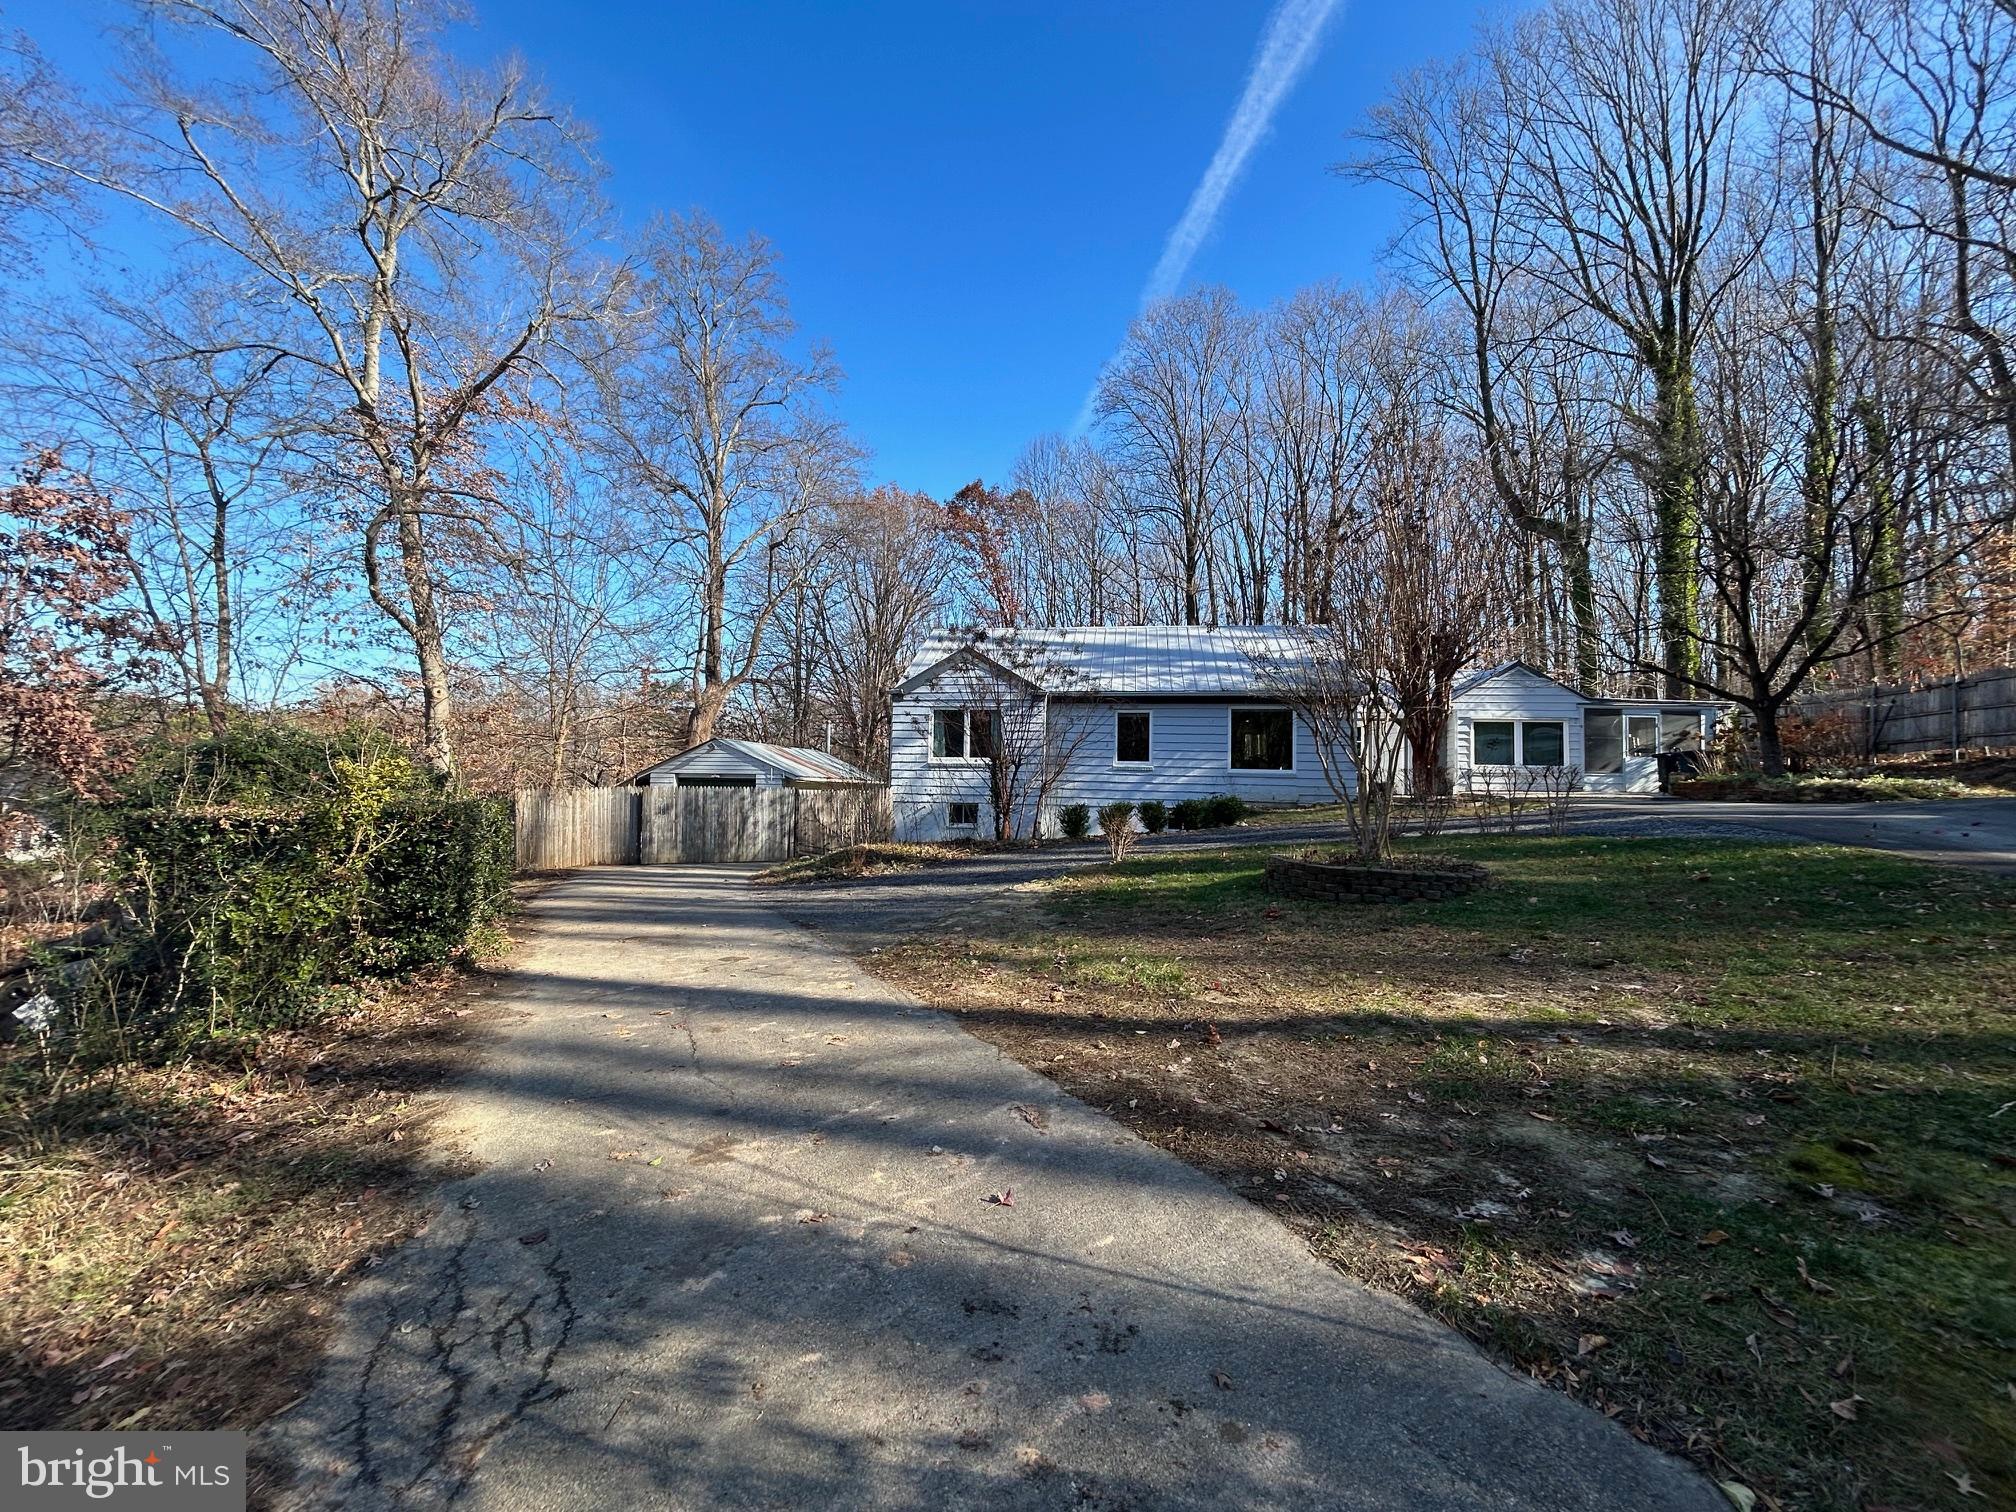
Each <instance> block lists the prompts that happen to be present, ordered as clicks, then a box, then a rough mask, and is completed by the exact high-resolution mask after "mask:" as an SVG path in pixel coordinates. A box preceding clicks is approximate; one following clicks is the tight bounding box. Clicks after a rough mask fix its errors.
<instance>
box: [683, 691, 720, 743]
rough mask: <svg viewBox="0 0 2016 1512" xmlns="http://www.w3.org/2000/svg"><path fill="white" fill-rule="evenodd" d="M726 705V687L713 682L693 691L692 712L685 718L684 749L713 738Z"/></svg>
mask: <svg viewBox="0 0 2016 1512" xmlns="http://www.w3.org/2000/svg"><path fill="white" fill-rule="evenodd" d="M727 705H728V685H727V684H726V683H725V682H720V681H715V682H710V683H702V684H701V685H700V687H699V688H698V689H697V690H696V691H695V693H694V697H693V709H692V712H691V713H689V714H688V715H687V716H686V749H687V750H689V751H690V750H692V749H693V747H695V746H697V745H705V744H706V743H707V742H708V741H710V740H712V739H713V738H714V728H715V726H716V725H718V724H720V722H721V712H722V710H723V709H725V708H726V707H727Z"/></svg>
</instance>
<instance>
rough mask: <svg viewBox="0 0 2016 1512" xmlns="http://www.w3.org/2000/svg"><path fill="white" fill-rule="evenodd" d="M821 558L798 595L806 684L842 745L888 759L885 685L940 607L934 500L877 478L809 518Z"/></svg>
mask: <svg viewBox="0 0 2016 1512" xmlns="http://www.w3.org/2000/svg"><path fill="white" fill-rule="evenodd" d="M807 530H808V535H809V537H810V542H811V555H812V556H813V558H814V559H815V560H816V561H817V562H818V563H819V564H820V569H821V571H820V575H819V579H818V582H817V590H816V591H815V592H813V593H812V594H811V595H810V596H809V597H808V599H807V604H808V610H807V618H808V621H809V627H810V630H811V634H812V641H813V645H814V647H815V657H814V671H813V683H814V686H815V687H816V689H817V691H818V694H819V699H820V702H821V704H822V705H823V706H824V708H825V709H826V711H827V713H828V715H829V717H831V718H832V720H833V721H834V724H835V726H836V733H837V735H838V739H839V744H840V747H841V749H842V750H843V751H844V752H845V753H846V754H847V755H848V756H850V757H851V758H852V759H853V760H854V761H855V763H856V764H858V765H860V766H861V767H863V768H865V769H866V770H868V771H871V772H881V771H886V770H887V768H888V764H889V736H890V729H889V720H890V701H889V700H890V693H891V691H892V690H893V689H894V688H895V686H896V684H897V683H898V682H899V681H901V680H902V676H903V669H904V667H905V666H907V665H908V664H909V661H910V658H911V656H912V654H913V653H914V652H915V651H916V649H917V647H918V645H919V643H920V642H921V641H922V640H923V638H924V634H925V632H926V631H927V630H929V629H930V628H931V626H932V625H933V624H935V623H938V622H939V621H941V620H942V619H943V618H944V617H945V616H946V613H947V611H948V609H949V607H950V606H949V602H948V595H947V593H946V590H945V578H946V571H947V567H948V565H949V564H948V556H949V552H948V548H947V543H946V540H945V536H944V532H943V531H942V530H941V529H940V528H939V519H938V510H937V507H936V506H935V505H934V504H933V503H932V502H931V500H929V499H928V498H926V497H924V496H923V495H922V494H913V493H906V492H905V491H904V490H902V489H900V488H895V487H890V486H885V487H882V488H878V489H876V490H874V491H873V492H871V493H867V494H864V495H861V496H860V497H858V498H849V499H841V500H837V501H835V502H834V503H832V504H830V505H828V506H826V507H825V508H823V509H821V510H820V511H819V512H818V513H817V514H816V515H815V516H814V517H813V518H812V519H811V520H810V521H809V522H808V527H807Z"/></svg>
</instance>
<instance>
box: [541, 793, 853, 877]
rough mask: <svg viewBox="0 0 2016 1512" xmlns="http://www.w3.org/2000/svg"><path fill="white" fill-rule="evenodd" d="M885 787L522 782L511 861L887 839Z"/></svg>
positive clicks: (697, 856)
mask: <svg viewBox="0 0 2016 1512" xmlns="http://www.w3.org/2000/svg"><path fill="white" fill-rule="evenodd" d="M892 823H893V821H892V811H891V809H890V804H889V790H888V789H887V788H880V787H876V788H729V787H685V786H680V787H657V786H653V787H644V788H630V787H624V788H576V789H572V790H569V791H557V792H543V791H528V792H521V793H519V794H518V798H517V828H518V867H519V869H520V870H521V871H538V870H544V869H548V868H557V867H567V866H621V865H626V864H627V865H636V864H637V863H638V862H642V863H643V864H644V865H646V866H670V865H675V864H678V863H682V862H686V863H691V862H720V861H788V860H790V859H791V857H793V856H810V855H816V854H818V853H819V852H820V851H828V850H834V849H837V848H838V847H840V846H843V845H858V844H860V843H861V842H863V841H867V840H886V839H888V838H889V834H890V831H891V828H892Z"/></svg>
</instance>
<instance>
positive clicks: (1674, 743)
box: [1659, 709, 1701, 751]
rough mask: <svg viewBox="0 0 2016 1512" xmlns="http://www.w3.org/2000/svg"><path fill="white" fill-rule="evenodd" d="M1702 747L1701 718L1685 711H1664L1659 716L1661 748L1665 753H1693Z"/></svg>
mask: <svg viewBox="0 0 2016 1512" xmlns="http://www.w3.org/2000/svg"><path fill="white" fill-rule="evenodd" d="M1700 745H1701V716H1700V715H1699V714H1696V713H1693V712H1692V711H1690V710H1685V709H1663V710H1661V711H1660V714H1659V748H1660V749H1661V750H1664V751H1692V750H1696V749H1698V748H1699V747H1700Z"/></svg>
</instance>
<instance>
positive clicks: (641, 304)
mask: <svg viewBox="0 0 2016 1512" xmlns="http://www.w3.org/2000/svg"><path fill="white" fill-rule="evenodd" d="M639 261H640V264H641V268H642V273H643V276H642V278H641V279H640V281H639V283H638V285H637V288H636V290H635V303H634V306H633V308H632V311H631V326H630V329H629V330H628V332H627V333H626V335H625V337H624V340H623V342H622V344H621V345H620V346H618V347H617V348H615V349H612V350H610V351H608V352H606V353H604V354H603V356H602V357H601V358H600V359H599V361H598V392H599V395H600V399H601V424H602V427H603V430H604V433H605V436H606V438H607V445H608V449H609V451H610V454H611V456H612V458H613V460H614V462H615V464H616V467H617V469H618V472H619V475H620V476H622V477H623V478H625V479H627V480H628V481H630V482H632V483H634V484H635V485H636V486H637V487H639V488H640V489H642V490H644V491H645V492H646V494H647V495H648V497H649V498H650V500H651V502H652V504H653V506H654V508H655V510H656V512H657V513H656V517H657V523H658V525H659V527H660V531H661V535H662V538H663V540H664V541H665V543H666V559H667V561H668V563H669V564H670V565H671V566H672V567H673V568H674V569H675V570H676V572H677V574H678V577H679V581H680V583H681V584H682V586H683V587H684V588H685V589H686V591H687V592H688V593H689V594H690V595H691V599H692V613H693V618H694V621H695V628H696V634H695V641H696V644H695V645H694V647H693V661H692V673H691V683H692V699H691V708H692V717H691V719H690V721H689V726H688V729H687V741H688V743H689V744H691V745H698V744H699V743H700V742H702V741H704V740H707V739H709V738H710V737H711V736H712V735H713V733H714V730H715V726H716V725H717V724H718V723H719V722H720V720H721V716H722V712H723V710H724V709H725V708H726V707H727V705H728V702H729V700H730V699H731V698H732V697H733V696H734V695H735V693H736V691H737V690H738V689H740V688H742V687H743V686H744V685H746V684H747V683H748V682H749V680H750V679H751V678H752V677H754V676H755V675H756V674H757V671H758V669H759V668H760V667H761V665H762V655H763V643H764V637H765V635H766V633H767V632H768V630H769V628H770V624H771V621H772V620H773V619H774V618H775V617H776V615H777V612H778V609H779V606H780V605H781V604H782V603H783V601H784V599H785V597H786V596H787V595H788V594H789V593H791V592H792V591H793V584H792V583H791V581H790V580H789V579H788V577H784V578H780V577H779V575H778V574H776V573H775V572H773V571H771V567H772V562H771V560H770V552H769V547H770V543H772V542H773V541H782V540H784V539H785V538H787V537H788V536H789V535H790V534H791V532H792V531H793V530H794V529H795V528H797V527H798V526H799V525H800V524H801V523H802V522H803V521H804V519H805V518H806V516H807V515H808V513H809V512H810V511H811V510H813V509H814V508H815V507H817V506H818V505H820V504H821V503H823V502H825V501H827V500H829V499H833V498H837V497H839V496H840V495H841V494H843V493H844V492H845V491H846V490H847V489H848V487H849V486H850V485H851V484H852V482H853V462H854V456H853V453H852V451H851V449H850V448H849V447H848V446H847V445H846V443H845V440H844V438H843V437H842V435H841V433H840V431H839V428H838V427H837V426H836V425H835V424H834V423H833V422H832V421H831V420H830V419H828V418H827V417H826V416H824V415H823V414H822V413H821V412H820V411H819V410H818V408H817V402H818V400H819V399H820V398H821V397H822V396H823V395H824V394H825V393H827V392H829V391H830V390H831V389H832V388H834V386H835V385H836V384H837V383H838V381H839V372H838V369H837V368H836V367H835V366H834V364H833V362H832V359H831V358H830V357H829V356H828V355H827V354H826V353H825V352H824V351H823V350H822V349H819V348H816V347H815V348H814V349H812V350H811V351H810V352H809V353H807V354H805V355H803V356H798V355H794V354H793V352H792V351H791V349H790V348H791V343H792V340H793V337H794V334H795V331H794V327H793V325H792V322H791V318H790V314H789V310H788V308H787V306H786V303H785V298H784V285H783V280H782V278H781V277H780V276H779V274H778V271H777V258H776V254H775V252H774V251H772V249H771V248H770V246H769V244H768V243H767V242H765V241H763V240H762V239H761V238H760V237H750V238H749V239H748V240H746V241H742V242H734V241H731V240H729V239H728V237H727V236H726V235H724V234H723V232H722V230H721V228H720V227H719V226H717V225H716V224H714V222H713V221H711V220H709V219H707V218H706V217H705V216H702V215H697V214H696V215H689V216H668V217H665V218H663V219H661V220H659V221H657V222H656V223H654V224H653V226H652V227H651V229H650V230H649V231H648V232H647V233H646V235H645V237H644V240H643V244H642V246H641V248H640V252H639Z"/></svg>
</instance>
